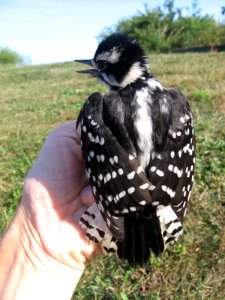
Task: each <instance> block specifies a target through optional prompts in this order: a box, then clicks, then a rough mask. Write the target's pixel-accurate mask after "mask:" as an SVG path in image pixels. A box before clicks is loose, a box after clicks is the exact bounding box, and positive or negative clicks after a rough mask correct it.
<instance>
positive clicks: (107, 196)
mask: <svg viewBox="0 0 225 300" xmlns="http://www.w3.org/2000/svg"><path fill="white" fill-rule="evenodd" d="M106 103H107V101H104V96H103V95H101V94H99V93H95V94H93V95H91V96H90V97H89V99H88V100H87V102H86V104H85V105H84V107H83V109H82V111H81V113H80V115H79V118H78V124H80V125H81V140H82V151H83V156H84V158H85V163H86V169H87V172H88V176H89V181H90V184H91V187H92V191H93V193H94V195H95V198H96V202H97V205H98V208H99V210H100V212H101V214H102V216H103V218H104V220H105V221H106V223H107V225H108V227H109V228H110V230H111V232H112V234H113V236H114V237H115V238H116V239H117V240H123V239H124V215H125V214H127V213H130V212H134V211H136V210H139V209H140V208H141V207H143V206H144V205H146V204H147V203H150V202H151V196H150V194H149V187H150V185H149V181H148V179H147V177H146V175H145V173H144V171H143V170H142V168H141V166H140V163H139V161H138V159H137V158H136V157H135V153H134V152H135V150H134V148H133V146H132V144H131V142H130V140H129V139H128V138H127V141H125V142H126V143H125V144H126V146H127V148H128V149H124V147H122V145H121V144H120V143H119V141H118V139H117V138H116V137H115V136H114V134H113V132H112V130H111V129H110V128H109V127H108V126H107V125H106V122H104V119H105V118H110V117H112V116H107V114H106V111H104V112H105V113H104V117H103V110H104V105H107V104H106ZM118 106H119V99H118ZM121 113H123V111H122V110H120V111H119V112H118V116H119V114H121ZM122 126H123V125H121V127H122ZM123 137H124V139H126V134H125V133H124V135H123Z"/></svg>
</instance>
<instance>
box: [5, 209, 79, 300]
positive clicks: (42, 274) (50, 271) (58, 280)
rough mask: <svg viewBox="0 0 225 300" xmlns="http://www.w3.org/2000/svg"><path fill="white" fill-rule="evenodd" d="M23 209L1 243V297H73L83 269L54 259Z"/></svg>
mask: <svg viewBox="0 0 225 300" xmlns="http://www.w3.org/2000/svg"><path fill="white" fill-rule="evenodd" d="M26 221H27V220H26V218H25V217H24V212H23V208H22V207H21V206H20V207H19V209H18V211H17V214H16V216H15V218H14V220H13V221H12V223H11V225H10V227H9V228H8V230H7V232H6V234H5V236H4V237H3V239H2V241H1V244H0V253H1V255H0V299H24V300H26V299H70V297H71V296H72V293H73V291H74V288H75V286H76V285H77V283H78V281H79V279H80V277H81V275H82V273H83V270H82V269H74V268H72V267H70V266H68V265H65V264H63V263H61V262H59V261H57V260H55V259H54V258H52V257H51V256H50V255H48V253H46V252H45V250H44V249H43V247H42V245H41V242H40V240H38V235H37V234H36V233H35V232H34V231H32V230H31V229H30V228H29V227H30V224H29V223H26Z"/></svg>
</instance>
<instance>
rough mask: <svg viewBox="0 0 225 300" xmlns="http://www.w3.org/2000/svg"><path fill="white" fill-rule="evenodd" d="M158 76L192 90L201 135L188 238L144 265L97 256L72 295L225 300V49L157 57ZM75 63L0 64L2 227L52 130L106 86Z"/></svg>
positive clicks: (153, 57)
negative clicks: (137, 265) (8, 65)
mask: <svg viewBox="0 0 225 300" xmlns="http://www.w3.org/2000/svg"><path fill="white" fill-rule="evenodd" d="M150 65H151V70H152V72H153V74H154V75H155V76H156V77H157V78H158V79H159V80H160V81H161V82H162V83H163V84H164V85H165V86H167V87H171V86H176V87H180V88H181V90H182V91H183V92H184V93H185V94H186V95H187V96H188V98H189V101H190V104H191V107H192V109H193V114H194V119H195V127H196V133H197V166H196V175H195V184H194V188H193V192H192V197H191V202H190V206H189V210H188V213H187V216H186V219H185V223H184V227H185V233H184V235H183V238H182V239H181V240H180V241H179V243H178V244H176V245H175V246H173V247H170V248H169V249H168V250H167V251H166V252H165V253H164V254H163V256H161V257H159V258H156V257H155V256H152V258H151V262H150V263H149V265H147V266H146V268H137V269H134V268H131V267H129V266H127V265H126V264H121V262H119V261H118V260H117V259H116V257H105V258H102V257H97V258H95V259H94V260H93V261H92V262H91V263H90V264H89V265H88V266H87V269H86V272H85V274H84V276H83V278H82V280H81V281H80V283H79V285H78V288H77V291H76V293H75V294H74V299H122V300H126V299H149V300H150V299H152V300H153V299H154V300H156V299H163V300H164V299H174V300H176V299H177V300H178V299H179V300H180V299H182V300H183V299H188V300H192V299H193V300H196V299H213V300H214V299H215V300H217V299H225V229H224V228H225V154H224V153H225V67H224V66H225V54H224V53H207V54H206V53H205V54H167V55H151V56H150ZM79 67H80V66H79V65H76V64H74V63H72V62H68V63H63V64H52V65H43V66H25V67H13V66H10V67H1V66H0V111H1V119H0V232H1V233H2V232H3V230H4V229H5V227H6V226H7V224H8V223H9V222H10V220H11V218H12V216H13V214H14V212H15V209H16V207H17V206H18V203H19V201H20V197H21V193H22V186H23V180H24V177H25V176H26V174H27V172H28V170H29V169H30V167H31V166H32V164H33V162H34V160H35V158H36V157H37V155H38V152H39V150H40V148H41V146H42V144H43V142H44V140H45V139H46V137H47V135H48V133H49V132H50V131H51V130H52V129H53V128H54V127H56V126H57V125H59V124H61V123H64V122H65V121H67V120H71V119H75V118H76V116H77V114H78V112H79V110H80V108H81V106H82V104H83V103H84V101H85V99H86V98H87V97H88V95H89V94H91V93H93V92H95V91H104V90H105V88H104V87H103V86H101V85H100V84H99V83H96V81H95V80H94V79H89V78H87V77H86V76H85V75H83V77H81V75H80V74H76V70H77V69H78V68H79Z"/></svg>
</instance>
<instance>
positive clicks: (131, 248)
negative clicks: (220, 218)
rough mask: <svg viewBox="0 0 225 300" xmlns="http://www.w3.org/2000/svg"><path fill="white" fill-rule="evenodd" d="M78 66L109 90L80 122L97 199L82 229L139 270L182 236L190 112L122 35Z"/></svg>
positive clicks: (191, 143)
mask: <svg viewBox="0 0 225 300" xmlns="http://www.w3.org/2000/svg"><path fill="white" fill-rule="evenodd" d="M78 62H81V63H86V64H89V65H92V66H93V67H94V69H88V70H83V71H81V72H82V73H89V74H92V75H93V76H95V77H97V78H98V79H100V80H101V81H102V82H104V83H105V84H106V85H107V86H108V87H109V88H110V91H109V92H108V93H106V94H102V93H94V94H92V95H91V96H90V97H89V98H88V99H87V101H86V103H85V104H84V106H83V108H82V110H81V112H80V114H79V117H78V121H77V124H78V125H80V126H81V141H82V152H83V157H84V159H85V163H86V169H87V173H88V176H89V180H90V185H91V187H92V191H93V194H94V195H95V199H96V204H94V205H93V206H92V207H90V208H89V209H88V210H87V211H86V213H85V214H84V215H83V216H82V218H81V221H80V222H81V225H82V226H83V227H84V228H85V230H86V234H87V236H88V237H89V239H90V240H92V241H94V242H101V243H102V248H103V250H104V252H106V253H112V252H117V254H118V256H119V257H120V258H124V259H126V260H128V262H129V263H131V264H140V265H142V264H144V263H146V262H147V261H148V259H149V256H150V253H151V251H153V252H154V253H155V254H156V255H159V254H160V253H162V252H163V251H164V250H165V248H166V246H167V245H168V244H169V243H173V242H175V241H177V239H178V238H179V237H180V235H181V234H182V232H183V227H182V222H183V217H184V215H185V213H186V209H187V204H188V200H189V198H190V192H191V188H192V184H193V178H194V164H195V136H194V129H193V125H192V114H191V110H190V107H189V104H188V102H187V100H186V98H185V96H184V95H183V94H182V93H181V92H180V90H179V89H175V88H172V89H166V88H165V87H163V86H162V84H161V83H160V82H159V81H158V80H156V79H155V78H154V77H153V76H152V75H151V74H150V73H149V71H148V60H147V57H146V56H145V54H144V52H143V50H142V48H141V47H140V46H139V44H138V43H137V42H136V41H135V40H134V39H133V38H130V37H128V36H127V35H125V34H119V33H118V34H113V35H111V36H109V37H108V38H106V39H105V40H104V41H102V42H101V43H100V45H99V47H98V49H97V50H96V53H95V56H94V58H93V60H90V61H84V60H82V61H78Z"/></svg>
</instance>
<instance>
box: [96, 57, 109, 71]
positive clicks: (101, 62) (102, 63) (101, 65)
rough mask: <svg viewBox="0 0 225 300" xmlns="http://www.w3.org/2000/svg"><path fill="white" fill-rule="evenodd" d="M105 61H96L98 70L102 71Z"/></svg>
mask: <svg viewBox="0 0 225 300" xmlns="http://www.w3.org/2000/svg"><path fill="white" fill-rule="evenodd" d="M106 66H107V65H106V62H105V61H102V60H99V61H98V62H97V67H98V69H99V70H100V71H103V70H104V69H105V68H106Z"/></svg>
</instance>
